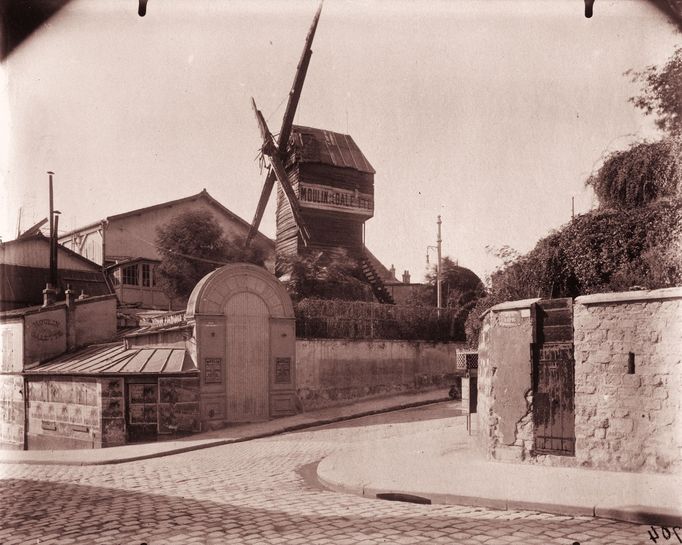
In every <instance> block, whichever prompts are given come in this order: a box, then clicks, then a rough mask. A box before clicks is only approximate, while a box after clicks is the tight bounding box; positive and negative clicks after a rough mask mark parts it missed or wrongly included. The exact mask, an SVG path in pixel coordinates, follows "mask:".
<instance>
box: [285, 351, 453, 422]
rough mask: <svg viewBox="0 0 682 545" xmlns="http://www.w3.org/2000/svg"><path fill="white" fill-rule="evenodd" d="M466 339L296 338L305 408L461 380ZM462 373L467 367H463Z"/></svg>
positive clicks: (300, 394) (299, 385) (299, 389)
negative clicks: (459, 351) (460, 364)
mask: <svg viewBox="0 0 682 545" xmlns="http://www.w3.org/2000/svg"><path fill="white" fill-rule="evenodd" d="M461 348H464V344H463V343H430V342H423V341H384V340H382V341H350V340H338V339H314V340H300V339H299V340H297V341H296V387H297V395H298V398H299V400H300V401H301V403H302V405H303V409H304V410H309V409H313V408H318V407H327V406H333V405H339V404H342V403H344V402H348V401H351V400H355V399H360V398H367V397H372V396H380V395H389V394H395V393H400V392H414V391H419V390H425V389H429V388H436V387H449V386H451V385H453V384H455V382H456V380H457V378H458V374H457V372H456V363H457V358H456V350H457V349H461ZM460 375H461V373H460Z"/></svg>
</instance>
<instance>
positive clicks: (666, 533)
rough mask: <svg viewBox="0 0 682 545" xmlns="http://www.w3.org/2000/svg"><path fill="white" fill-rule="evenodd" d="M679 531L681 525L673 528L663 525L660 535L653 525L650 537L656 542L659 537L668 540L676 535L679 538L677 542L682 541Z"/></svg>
mask: <svg viewBox="0 0 682 545" xmlns="http://www.w3.org/2000/svg"><path fill="white" fill-rule="evenodd" d="M678 531H680V527H679V526H673V527H672V528H668V527H667V526H661V533H660V535H659V533H658V532H657V531H656V527H655V526H652V527H651V530H649V539H650V540H651V541H653V542H654V543H656V542H657V541H658V540H659V539H664V540H665V541H668V540H669V539H672V537H673V535H674V536H675V537H676V538H677V542H678V543H682V538H680V534H678V533H677V532H678Z"/></svg>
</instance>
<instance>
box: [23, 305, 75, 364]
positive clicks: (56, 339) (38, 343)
mask: <svg viewBox="0 0 682 545" xmlns="http://www.w3.org/2000/svg"><path fill="white" fill-rule="evenodd" d="M24 323H25V327H26V335H25V340H26V345H25V346H24V353H25V356H26V361H27V363H32V362H36V361H45V360H46V359H48V358H51V357H54V356H58V355H60V354H63V353H64V352H66V311H65V310H64V309H57V310H52V311H46V312H38V313H36V314H29V315H27V316H26V318H25V322H24Z"/></svg>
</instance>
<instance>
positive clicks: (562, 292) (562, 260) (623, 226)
mask: <svg viewBox="0 0 682 545" xmlns="http://www.w3.org/2000/svg"><path fill="white" fill-rule="evenodd" d="M681 258H682V200H680V199H670V200H659V201H657V202H655V203H653V204H650V205H649V206H645V207H642V208H634V209H628V210H596V211H592V212H590V213H588V214H584V215H581V216H578V217H576V218H575V220H574V221H572V222H571V223H569V224H568V225H566V226H564V227H563V228H561V229H559V230H557V231H556V232H554V233H551V234H550V235H548V236H547V237H545V238H543V239H542V240H540V241H538V243H537V244H536V246H535V248H533V250H531V251H530V252H529V253H527V254H525V255H522V256H518V257H516V258H515V259H513V260H511V261H509V262H507V263H506V264H505V265H503V266H502V267H501V268H500V269H498V270H497V271H495V272H494V273H493V274H492V275H491V285H490V289H489V290H488V293H487V295H486V297H485V298H483V299H480V300H479V301H478V302H477V304H476V305H475V306H474V307H473V308H472V310H471V312H470V313H469V316H468V319H467V322H466V326H465V330H466V332H467V339H468V340H469V342H474V343H475V342H477V339H478V331H479V328H480V315H481V314H482V313H483V312H484V311H485V310H486V309H488V308H490V307H491V306H493V305H496V304H497V303H501V302H503V301H510V300H517V299H526V298H537V297H541V298H551V297H577V296H579V295H585V294H589V293H600V292H610V291H623V290H628V289H630V288H632V287H634V286H640V287H646V288H648V289H656V288H664V287H670V286H679V285H682V259H681Z"/></svg>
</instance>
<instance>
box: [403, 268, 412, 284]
mask: <svg viewBox="0 0 682 545" xmlns="http://www.w3.org/2000/svg"><path fill="white" fill-rule="evenodd" d="M409 283H410V271H403V284H409Z"/></svg>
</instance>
